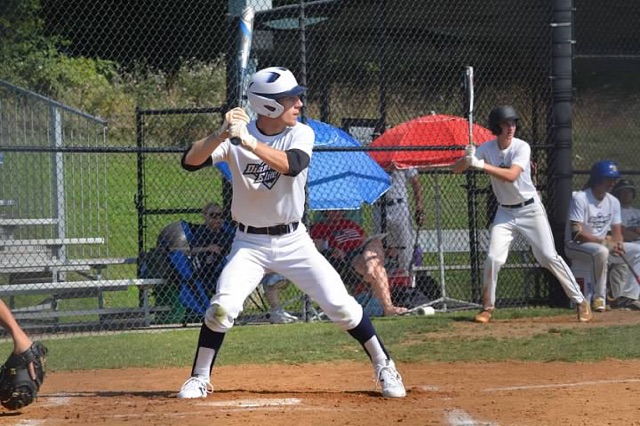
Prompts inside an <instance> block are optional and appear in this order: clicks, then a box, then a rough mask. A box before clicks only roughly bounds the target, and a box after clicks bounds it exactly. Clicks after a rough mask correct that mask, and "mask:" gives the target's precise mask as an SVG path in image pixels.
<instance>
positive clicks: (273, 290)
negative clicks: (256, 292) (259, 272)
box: [260, 272, 300, 324]
mask: <svg viewBox="0 0 640 426" xmlns="http://www.w3.org/2000/svg"><path fill="white" fill-rule="evenodd" d="M260 283H261V284H262V288H263V289H264V296H265V298H266V299H267V303H268V304H269V312H268V313H267V317H268V319H269V322H270V323H271V324H289V323H292V322H296V321H299V320H300V318H298V317H296V316H295V315H291V314H290V313H289V312H287V311H286V310H285V309H284V307H283V306H282V303H281V302H280V291H281V290H283V289H284V288H285V287H287V286H288V285H289V281H287V279H286V278H285V277H283V276H282V275H280V274H276V273H273V272H272V273H269V274H267V275H265V276H264V278H262V281H261V282H260Z"/></svg>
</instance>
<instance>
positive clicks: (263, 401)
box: [201, 398, 302, 408]
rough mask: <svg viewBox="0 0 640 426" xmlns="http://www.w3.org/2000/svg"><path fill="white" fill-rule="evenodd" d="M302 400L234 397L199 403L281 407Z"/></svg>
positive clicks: (240, 406)
mask: <svg viewBox="0 0 640 426" xmlns="http://www.w3.org/2000/svg"><path fill="white" fill-rule="evenodd" d="M301 402H302V401H301V400H300V399H298V398H252V399H236V400H230V401H213V402H206V403H204V404H201V405H207V406H210V407H234V408H257V407H282V406H285V405H299V404H300V403H301Z"/></svg>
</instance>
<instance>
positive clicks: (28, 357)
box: [0, 342, 47, 410]
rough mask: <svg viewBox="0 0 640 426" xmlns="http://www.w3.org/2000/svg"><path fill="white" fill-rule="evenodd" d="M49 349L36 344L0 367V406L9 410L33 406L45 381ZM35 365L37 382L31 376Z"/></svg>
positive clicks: (10, 358)
mask: <svg viewBox="0 0 640 426" xmlns="http://www.w3.org/2000/svg"><path fill="white" fill-rule="evenodd" d="M46 355H47V348H46V347H45V346H44V345H43V344H42V343H40V342H35V343H34V344H32V345H31V347H30V348H29V349H27V350H26V351H24V352H23V353H21V354H20V355H16V354H13V353H12V354H11V355H10V356H9V358H7V361H6V362H5V363H4V365H3V366H2V367H0V404H2V406H3V407H5V408H8V409H9V410H19V409H20V408H22V407H26V406H27V405H29V404H31V403H32V402H33V400H34V399H35V398H36V396H38V390H40V386H41V385H42V382H43V381H44V374H45V361H46ZM30 363H33V370H34V371H35V376H36V378H35V380H34V379H32V378H31V375H30V374H29V364H30Z"/></svg>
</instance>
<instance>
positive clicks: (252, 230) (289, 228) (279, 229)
mask: <svg viewBox="0 0 640 426" xmlns="http://www.w3.org/2000/svg"><path fill="white" fill-rule="evenodd" d="M299 223H300V222H292V223H287V224H284V225H275V226H267V227H265V228H256V227H253V226H247V225H245V224H243V223H238V229H239V230H240V231H242V232H246V233H247V234H260V235H284V234H290V233H292V232H293V231H295V230H296V229H298V224H299Z"/></svg>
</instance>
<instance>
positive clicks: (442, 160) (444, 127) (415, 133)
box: [369, 114, 495, 169]
mask: <svg viewBox="0 0 640 426" xmlns="http://www.w3.org/2000/svg"><path fill="white" fill-rule="evenodd" d="M491 139H495V136H494V135H493V134H492V133H491V131H490V130H489V129H487V128H485V127H482V126H480V125H477V124H474V125H473V141H474V142H475V144H476V145H481V144H483V143H484V142H486V141H488V140H491ZM468 144H469V122H468V121H467V120H466V119H464V118H462V117H457V116H454V115H444V114H432V115H425V116H424V117H418V118H414V119H413V120H410V121H407V122H405V123H402V124H400V125H398V126H396V127H394V128H392V129H389V130H387V131H385V132H384V133H383V134H382V135H380V136H379V137H378V138H376V139H375V140H374V141H373V142H372V143H371V145H370V146H372V147H387V148H393V147H398V148H404V147H441V149H436V150H429V151H427V150H424V151H419V150H390V151H370V152H369V154H370V155H371V157H373V159H374V160H376V162H377V163H378V164H380V166H382V167H383V168H387V167H388V166H389V165H391V164H393V165H395V167H396V168H398V169H406V168H410V167H439V166H450V165H452V164H453V163H455V162H456V161H457V160H458V159H459V158H460V157H461V156H462V155H464V146H466V145H468ZM449 146H462V147H463V148H460V149H455V150H447V149H446V147H449Z"/></svg>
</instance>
